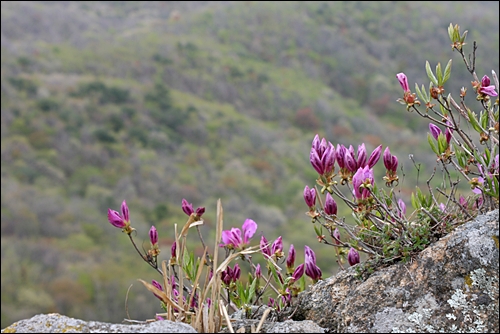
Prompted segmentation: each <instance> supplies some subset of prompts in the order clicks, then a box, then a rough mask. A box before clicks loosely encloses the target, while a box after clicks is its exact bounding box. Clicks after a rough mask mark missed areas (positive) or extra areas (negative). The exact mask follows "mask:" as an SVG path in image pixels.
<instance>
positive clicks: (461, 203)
mask: <svg viewBox="0 0 500 334" xmlns="http://www.w3.org/2000/svg"><path fill="white" fill-rule="evenodd" d="M458 203H460V205H461V206H463V207H464V208H467V200H466V199H465V197H463V196H462V195H460V197H459V198H458Z"/></svg>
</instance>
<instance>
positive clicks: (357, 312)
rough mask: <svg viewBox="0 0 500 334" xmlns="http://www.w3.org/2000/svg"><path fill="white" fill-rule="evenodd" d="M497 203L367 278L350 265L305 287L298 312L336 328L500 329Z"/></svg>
mask: <svg viewBox="0 0 500 334" xmlns="http://www.w3.org/2000/svg"><path fill="white" fill-rule="evenodd" d="M498 225H499V223H498V210H495V211H492V212H490V213H488V214H486V215H481V216H478V217H477V218H476V219H474V220H473V221H470V222H468V223H466V224H464V225H462V226H460V227H458V228H457V229H456V230H455V231H453V232H452V233H450V234H448V235H447V236H445V237H443V238H442V239H440V240H439V241H437V242H436V243H434V244H432V245H431V246H429V247H428V248H426V249H425V250H423V251H422V252H421V253H420V254H419V255H418V256H417V258H416V259H415V260H413V261H412V262H410V263H406V264H403V263H399V264H394V265H392V266H390V267H387V268H383V269H380V270H378V271H376V272H374V273H373V274H372V275H371V276H369V277H368V278H367V279H366V280H360V279H358V278H357V276H356V271H355V268H353V267H352V268H349V269H348V270H346V271H343V272H341V273H339V274H338V275H336V276H333V277H330V278H328V279H326V280H323V281H320V282H318V283H317V284H315V285H314V286H313V287H312V288H310V289H309V290H307V291H305V292H303V293H301V294H300V295H299V298H298V307H297V310H296V311H295V313H294V315H293V319H294V320H303V319H308V320H312V321H314V322H315V323H316V324H318V325H319V326H321V327H324V328H326V329H327V330H328V331H330V332H338V333H341V332H346V333H359V332H361V333H390V332H439V331H445V332H490V333H498V331H499V324H498V314H499V306H498V298H499V292H498V287H499V284H498V282H499V278H498V276H499V274H498V262H499V260H498V258H499V242H498V235H499V229H498Z"/></svg>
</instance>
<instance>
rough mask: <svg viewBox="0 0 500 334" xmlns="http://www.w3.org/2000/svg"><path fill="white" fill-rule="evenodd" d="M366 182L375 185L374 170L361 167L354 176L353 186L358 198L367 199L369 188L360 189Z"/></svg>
mask: <svg viewBox="0 0 500 334" xmlns="http://www.w3.org/2000/svg"><path fill="white" fill-rule="evenodd" d="M365 183H370V184H372V185H373V171H372V170H371V169H370V168H369V167H368V166H366V167H364V168H360V169H358V171H357V172H356V173H355V174H354V176H353V177H352V187H353V188H354V196H355V197H356V199H358V200H359V199H365V198H367V197H368V196H369V194H370V192H369V190H368V189H360V186H361V185H362V184H365Z"/></svg>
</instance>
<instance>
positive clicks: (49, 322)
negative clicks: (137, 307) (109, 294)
mask: <svg viewBox="0 0 500 334" xmlns="http://www.w3.org/2000/svg"><path fill="white" fill-rule="evenodd" d="M2 333H197V332H196V331H195V330H194V328H193V327H191V326H189V325H187V324H184V323H182V322H173V321H169V320H162V321H155V322H151V323H145V324H138V325H125V324H110V323H106V322H99V321H84V320H80V319H74V318H69V317H66V316H64V315H60V314H57V313H51V314H39V315H36V316H34V317H33V318H30V319H25V320H21V321H18V322H15V323H13V324H12V325H10V326H9V327H7V328H4V329H3V330H2Z"/></svg>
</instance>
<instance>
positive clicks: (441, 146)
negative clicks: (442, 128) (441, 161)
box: [437, 133, 448, 154]
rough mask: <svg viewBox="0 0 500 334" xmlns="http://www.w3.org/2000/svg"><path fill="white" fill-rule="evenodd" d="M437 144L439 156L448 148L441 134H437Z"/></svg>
mask: <svg viewBox="0 0 500 334" xmlns="http://www.w3.org/2000/svg"><path fill="white" fill-rule="evenodd" d="M437 142H438V150H439V154H442V153H444V151H446V149H447V148H448V142H447V141H446V137H445V135H444V134H443V133H440V134H439V136H438V140H437Z"/></svg>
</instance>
